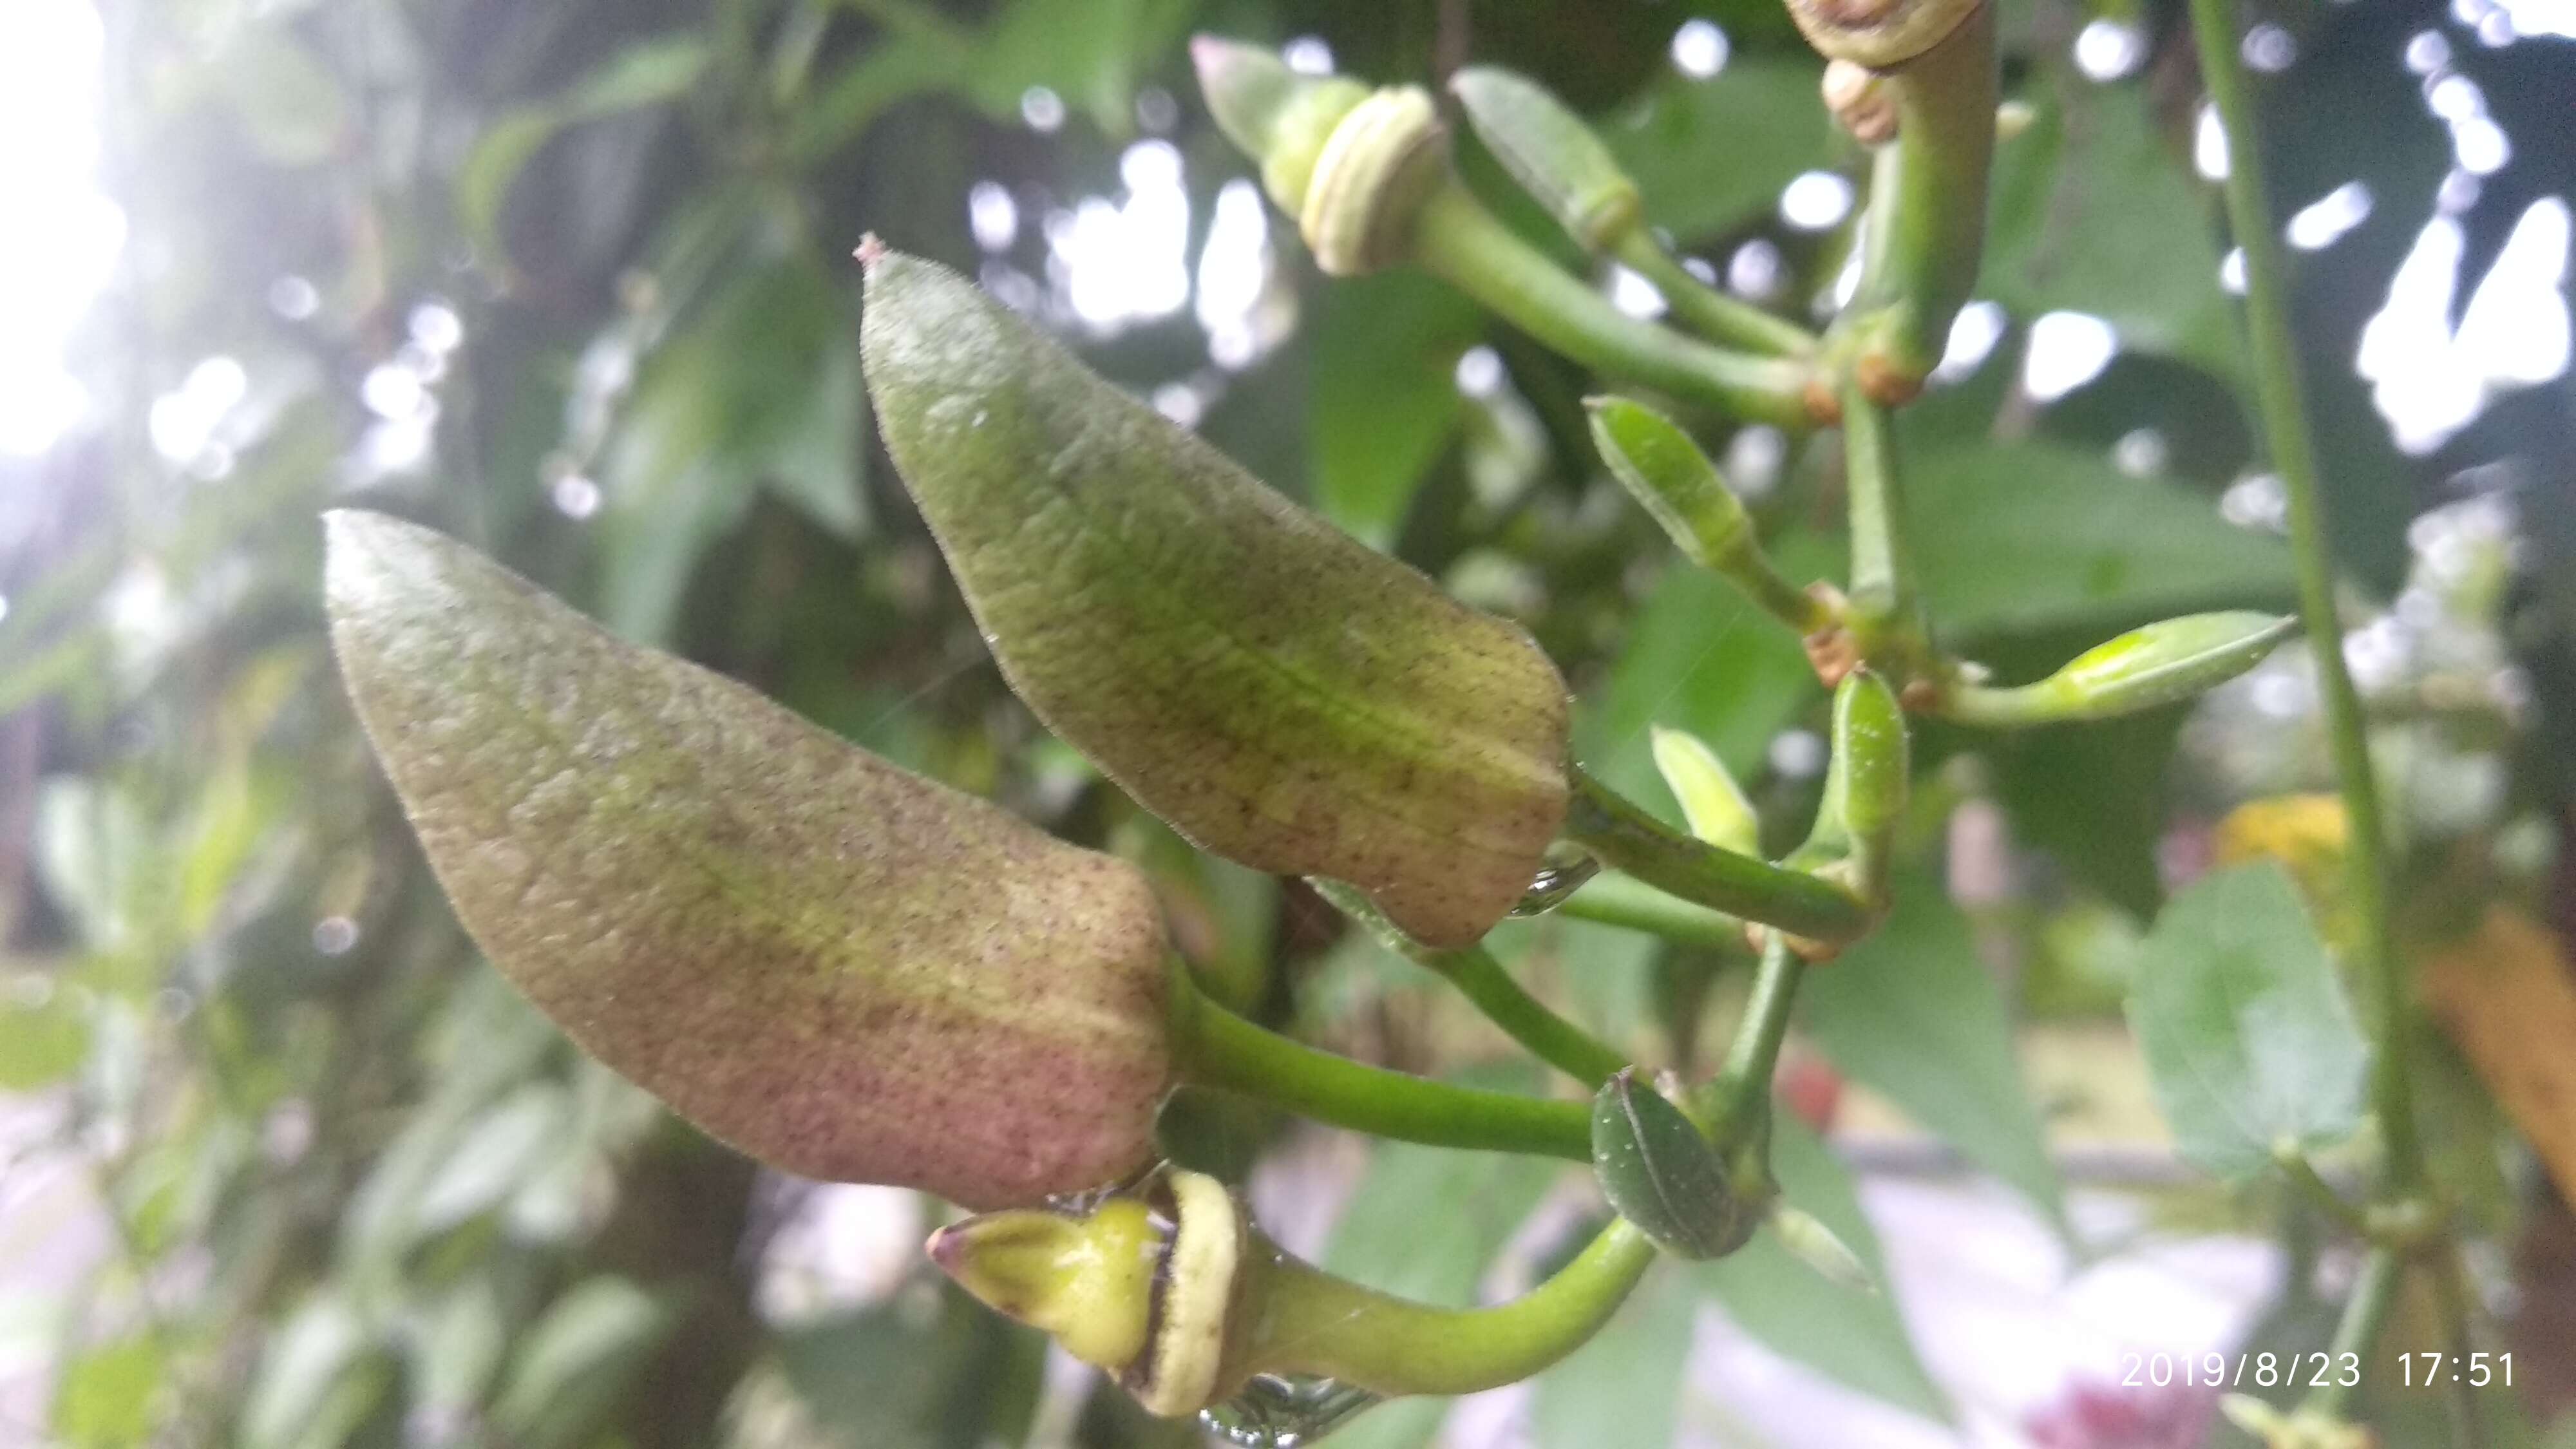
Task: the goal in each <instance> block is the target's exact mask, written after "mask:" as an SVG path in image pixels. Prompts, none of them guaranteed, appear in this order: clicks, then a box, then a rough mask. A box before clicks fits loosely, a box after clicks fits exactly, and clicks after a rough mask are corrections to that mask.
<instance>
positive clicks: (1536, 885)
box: [1512, 840, 1601, 916]
mask: <svg viewBox="0 0 2576 1449" xmlns="http://www.w3.org/2000/svg"><path fill="white" fill-rule="evenodd" d="M1600 873H1601V862H1599V861H1597V860H1595V859H1593V858H1592V857H1591V856H1590V855H1589V854H1586V853H1585V852H1583V851H1581V850H1578V849H1576V848H1575V847H1573V846H1571V845H1569V844H1567V843H1566V842H1564V841H1562V840H1560V841H1558V842H1556V843H1555V844H1553V845H1551V846H1549V847H1548V848H1547V858H1546V861H1545V863H1543V864H1542V865H1540V866H1539V869H1538V874H1536V875H1534V876H1531V877H1530V883H1529V889H1527V890H1525V891H1522V892H1521V898H1520V900H1519V902H1518V903H1517V904H1515V905H1514V906H1513V907H1512V914H1513V915H1514V916H1544V915H1546V914H1547V913H1548V912H1550V911H1552V910H1555V909H1556V908H1557V907H1558V906H1561V905H1564V904H1565V898H1566V897H1568V896H1570V895H1573V894H1574V893H1575V892H1576V891H1578V890H1581V889H1582V888H1583V883H1584V882H1585V881H1588V880H1590V879H1592V878H1593V877H1594V876H1596V875H1599V874H1600Z"/></svg>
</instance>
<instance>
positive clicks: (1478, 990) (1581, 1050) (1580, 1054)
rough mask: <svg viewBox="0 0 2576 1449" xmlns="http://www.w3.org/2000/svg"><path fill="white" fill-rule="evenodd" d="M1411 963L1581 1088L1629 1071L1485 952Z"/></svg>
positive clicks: (1441, 954)
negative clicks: (1451, 988) (1427, 971)
mask: <svg viewBox="0 0 2576 1449" xmlns="http://www.w3.org/2000/svg"><path fill="white" fill-rule="evenodd" d="M1413 959H1415V960H1416V961H1419V962H1421V963H1422V964H1423V965H1424V966H1426V967H1428V968H1430V969H1431V970H1433V971H1437V972H1439V973H1440V974H1441V975H1443V976H1446V977H1448V978H1449V981H1450V983H1451V984H1452V985H1454V986H1456V987H1457V988H1458V989H1459V990H1460V991H1461V992H1463V993H1465V995H1466V997H1467V999H1468V1000H1469V1001H1471V1002H1473V1003H1475V1006H1476V1009H1477V1010H1478V1011H1481V1012H1483V1013H1484V1014H1485V1017H1486V1019H1487V1020H1489V1021H1491V1022H1493V1024H1494V1025H1496V1026H1499V1027H1501V1028H1502V1029H1503V1031H1504V1032H1505V1033H1506V1034H1507V1035H1509V1036H1510V1037H1511V1039H1512V1040H1514V1041H1516V1042H1519V1043H1520V1044H1521V1045H1522V1046H1524V1047H1526V1048H1528V1049H1529V1051H1530V1053H1531V1055H1533V1056H1536V1057H1537V1058H1538V1059H1539V1060H1540V1061H1543V1062H1545V1063H1547V1064H1548V1065H1549V1066H1552V1067H1554V1068H1556V1069H1557V1070H1558V1071H1561V1072H1563V1073H1565V1074H1566V1075H1567V1076H1570V1077H1572V1078H1574V1079H1575V1080H1576V1081H1578V1082H1581V1083H1582V1084H1583V1085H1585V1086H1587V1087H1594V1088H1598V1087H1599V1086H1600V1085H1601V1084H1602V1083H1603V1082H1606V1081H1608V1080H1610V1079H1611V1078H1612V1077H1615V1076H1617V1075H1619V1073H1620V1072H1622V1071H1624V1070H1626V1069H1627V1067H1628V1059H1627V1058H1626V1057H1623V1056H1621V1055H1620V1054H1619V1053H1617V1052H1615V1051H1612V1050H1611V1049H1610V1047H1609V1046H1608V1045H1607V1044H1606V1043H1604V1042H1602V1041H1600V1040H1598V1039H1597V1038H1595V1037H1594V1036H1593V1035H1592V1034H1591V1033H1590V1032H1587V1031H1585V1030H1584V1029H1583V1028H1581V1027H1579V1026H1576V1025H1575V1024H1574V1023H1573V1022H1570V1021H1568V1020H1566V1019H1565V1018H1564V1017H1562V1016H1559V1015H1557V1014H1556V1013H1555V1012H1554V1011H1551V1010H1549V1009H1548V1007H1547V1005H1546V1003H1544V1002H1542V1001H1540V1000H1539V999H1538V998H1537V997H1534V996H1532V995H1530V994H1529V993H1528V992H1526V991H1524V990H1522V989H1521V985H1520V983H1519V982H1517V981H1514V980H1513V979H1512V978H1511V973H1509V972H1507V971H1505V970H1504V969H1503V967H1502V963H1501V962H1499V961H1496V960H1495V959H1494V958H1493V955H1492V953H1491V952H1488V951H1487V950H1486V949H1485V948H1484V947H1482V946H1469V947H1467V948H1466V949H1465V950H1461V951H1435V952H1425V953H1423V954H1422V955H1420V956H1416V957H1414V958H1413Z"/></svg>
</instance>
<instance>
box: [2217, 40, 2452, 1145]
mask: <svg viewBox="0 0 2576 1449" xmlns="http://www.w3.org/2000/svg"><path fill="white" fill-rule="evenodd" d="M2191 19H2192V29H2193V31H2194V32H2195V33H2196V35H2197V37H2198V39H2199V42H2200V68H2201V74H2202V76H2203V78H2204V79H2205V80H2206V81H2207V83H2208V85H2209V94H2210V99H2211V100H2212V101H2214V102H2215V103H2216V104H2217V107H2218V118H2219V121H2220V122H2221V124H2222V125H2223V126H2224V127H2225V129H2226V132H2227V221H2228V228H2229V230H2230V231H2231V232H2233V233H2234V234H2235V238H2236V244H2237V245H2238V246H2239V247H2241V248H2243V249H2244V253H2245V330H2246V334H2247V342H2248V344H2249V346H2250V348H2251V350H2252V352H2253V356H2254V391H2255V395H2256V397H2257V399H2258V400H2259V401H2260V402H2261V404H2262V410H2263V436H2264V441H2265V445H2266V447H2267V450H2268V451H2269V452H2270V454H2271V457H2272V467H2273V468H2274V470H2275V471H2277V472H2278V473H2279V474H2280V475H2281V485H2282V487H2283V489H2284V490H2285V491H2286V492H2287V493H2288V494H2289V503H2290V552H2291V556H2292V558H2293V560H2294V561H2295V563H2296V564H2297V567H2298V575H2299V614H2300V618H2301V621H2302V622H2303V624H2304V625H2305V627H2306V631H2307V636H2308V644H2309V649H2310V652H2311V653H2312V654H2313V655H2314V656H2315V658H2316V667H2317V683H2318V686H2319V689H2320V692H2321V693H2322V694H2323V696H2324V701H2325V712H2326V724H2327V727H2328V729H2329V731H2330V732H2331V735H2332V738H2333V745H2334V765H2335V777H2336V781H2337V784H2338V787H2339V788H2340V789H2341V791H2342V794H2343V808H2344V815H2345V817H2346V820H2345V823H2346V838H2347V841H2348V844H2347V845H2346V847H2345V875H2346V886H2345V888H2346V890H2347V891H2348V892H2349V894H2350V897H2351V901H2352V910H2353V915H2354V917H2355V918H2356V919H2358V920H2360V921H2361V922H2362V960H2361V962H2360V963H2359V964H2360V966H2361V975H2362V978H2363V979H2364V980H2365V981H2366V982H2368V983H2369V989H2370V992H2371V995H2372V997H2373V999H2374V1000H2375V1002H2376V1003H2377V1006H2378V1015H2379V1022H2378V1025H2379V1037H2380V1040H2379V1061H2378V1071H2377V1076H2376V1079H2375V1080H2374V1082H2373V1094H2374V1103H2375V1106H2376V1107H2377V1109H2378V1116H2379V1130H2380V1135H2381V1137H2382V1139H2383V1140H2384V1141H2385V1142H2386V1143H2387V1144H2388V1170H2389V1178H2390V1182H2389V1187H2390V1189H2391V1190H2392V1191H2393V1192H2395V1193H2398V1194H2401V1195H2402V1194H2407V1193H2411V1192H2413V1191H2415V1190H2416V1189H2417V1188H2419V1187H2421V1186H2422V1185H2423V1181H2424V1154H2423V1149H2422V1147H2421V1146H2420V1144H2419V1142H2418V1140H2417V1137H2416V1128H2415V1091H2414V1080H2413V1078H2412V1076H2411V1075H2410V1074H2409V1072H2408V1068H2407V1059H2406V1042H2407V1040H2408V1038H2409V1037H2410V1036H2411V1034H2412V1033H2411V1032H2410V1031H2409V1030H2408V1021H2409V1017H2410V1015H2411V1013H2412V1002H2411V1001H2410V999H2409V996H2408V992H2407V987H2406V978H2405V973H2404V967H2403V964H2402V961H2401V959H2400V957H2399V955H2398V952H2397V943H2396V939H2395V937H2396V929H2395V925H2394V922H2393V921H2392V919H2391V917H2390V915H2389V910H2388V867H2387V861H2386V858H2385V856H2386V850H2387V839H2388V837H2387V833H2386V831H2385V829H2384V828H2383V827H2382V825H2381V823H2380V819H2381V817H2380V809H2379V783H2378V777H2377V776H2376V775H2375V774H2374V773H2373V772H2372V770H2371V766H2370V737H2369V733H2368V726H2367V724H2366V722H2365V721H2364V719H2363V717H2362V711H2361V695H2360V692H2359V691H2357V690H2356V689H2354V688H2353V683H2352V672H2351V671H2350V670H2349V669H2347V668H2346V667H2345V665H2344V657H2343V622H2342V619H2341V617H2340V616H2339V615H2338V614H2337V613H2336V611H2335V589H2334V555H2333V551H2332V545H2331V543H2330V542H2329V541H2328V535H2327V531H2326V518H2325V499H2324V496H2323V493H2322V490H2321V489H2320V487H2319V485H2318V482H2317V454H2316V443H2315V439H2314V437H2313V435H2312V434H2311V433H2310V432H2309V429H2308V414H2307V402H2306V397H2305V392H2304V389H2303V387H2302V385H2301V383H2300V380H2299V356H2298V350H2297V347H2296V345H2295V344H2294V343H2293V341H2292V339H2291V333H2290V312H2289V306H2290V301H2289V283H2288V278H2287V268H2286V266H2285V265H2284V262H2283V259H2282V255H2281V234H2280V230H2279V228H2278V227H2276V226H2275V225H2274V224H2273V221H2272V215H2271V208H2270V206H2269V204H2268V203H2267V202H2266V201H2265V200H2264V190H2263V160H2262V154H2261V152H2262V147H2261V145H2260V143H2259V141H2258V139H2257V137H2256V134H2255V126H2254V99H2253V95H2252V92H2251V90H2250V88H2249V86H2248V84H2247V82H2246V78H2245V66H2244V61H2243V60H2242V58H2241V57H2240V56H2239V54H2238V46H2237V35H2236V19H2235V6H2234V5H2233V4H2232V3H2231V0H2192V6H2191Z"/></svg>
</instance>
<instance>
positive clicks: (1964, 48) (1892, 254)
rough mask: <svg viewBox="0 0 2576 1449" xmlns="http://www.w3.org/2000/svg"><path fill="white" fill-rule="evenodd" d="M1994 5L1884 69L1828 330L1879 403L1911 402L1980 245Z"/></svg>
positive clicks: (1992, 97) (1991, 114)
mask: <svg viewBox="0 0 2576 1449" xmlns="http://www.w3.org/2000/svg"><path fill="white" fill-rule="evenodd" d="M1994 9H1995V5H1994V0H1986V3H1984V4H1980V5H1978V6H1976V8H1975V9H1974V10H1973V11H1971V12H1970V13H1969V14H1968V16H1967V17H1966V18H1965V19H1963V20H1961V21H1959V23H1958V26H1957V28H1955V29H1953V30H1952V31H1951V32H1950V33H1949V34H1948V35H1947V36H1945V37H1943V38H1942V39H1941V41H1940V42H1939V43H1937V44H1935V45H1934V46H1933V47H1932V48H1931V49H1930V50H1927V51H1925V52H1923V54H1921V55H1919V56H1917V57H1915V58H1914V59H1913V60H1911V61H1909V62H1907V63H1906V64H1905V65H1903V66H1902V67H1899V68H1898V69H1897V70H1895V71H1893V72H1892V73H1891V74H1890V76H1889V81H1888V83H1889V84H1890V85H1891V86H1892V87H1893V88H1894V90H1895V94H1896V107H1897V110H1896V115H1897V121H1896V125H1897V130H1896V139H1895V141H1893V142H1892V143H1890V144H1888V145H1886V146H1882V147H1880V148H1879V151H1878V157H1877V160H1876V162H1875V163H1874V165H1873V167H1872V170H1871V173H1870V188H1869V190H1870V197H1869V214H1868V218H1867V220H1866V222H1865V223H1864V235H1863V238H1862V248H1863V250H1862V260H1861V280H1860V287H1859V290H1858V291H1856V292H1855V293H1854V294H1853V297H1852V305H1851V306H1850V308H1849V309H1847V310H1846V311H1845V313H1844V315H1843V319H1842V320H1841V321H1840V322H1838V323H1837V324H1836V327H1835V331H1836V332H1837V333H1838V334H1841V335H1843V336H1845V337H1847V338H1848V339H1849V340H1850V342H1851V344H1852V347H1851V355H1852V357H1853V361H1854V375H1855V377H1857V378H1858V380H1859V381H1860V383H1861V385H1862V386H1863V387H1864V388H1866V389H1868V391H1869V394H1870V395H1871V396H1872V397H1874V398H1877V399H1879V400H1880V401H1882V402H1888V403H1896V402H1902V401H1904V400H1905V399H1907V398H1910V397H1912V396H1913V395H1914V394H1915V393H1916V392H1917V391H1919V390H1920V389H1921V387H1922V385H1923V380H1924V379H1925V378H1926V377H1929V376H1930V375H1931V373H1932V369H1933V367H1934V366H1935V365H1937V364H1938V363H1939V362H1940V361H1941V354H1942V352H1943V351H1945V350H1946V349H1947V348H1948V346H1949V341H1950V323H1951V320H1952V319H1953V318H1955V317H1957V316H1958V314H1959V307H1960V305H1961V304H1962V303H1964V302H1966V301H1967V300H1968V291H1969V288H1970V287H1972V286H1973V285H1975V283H1976V279H1977V263H1978V259H1979V257H1980V256H1981V254H1982V253H1983V250H1984V247H1985V235H1986V192H1987V179H1988V174H1989V173H1990V172H1991V171H1992V169H1993V165H1994V152H1995V103H1996V97H1997V85H1998V80H1997V71H1996V62H1995V20H1994Z"/></svg>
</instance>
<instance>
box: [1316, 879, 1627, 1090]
mask: <svg viewBox="0 0 2576 1449" xmlns="http://www.w3.org/2000/svg"><path fill="white" fill-rule="evenodd" d="M1309 884H1311V885H1313V886H1314V887H1315V890H1316V892H1317V894H1319V895H1321V896H1323V898H1324V899H1326V900H1328V901H1330V902H1332V903H1333V905H1334V907H1335V908H1336V909H1338V910H1339V911H1341V913H1342V914H1343V915H1346V916H1348V917H1350V918H1351V919H1352V920H1354V921H1356V922H1358V923H1359V924H1360V926H1361V927H1362V928H1364V929H1366V930H1367V931H1368V932H1369V933H1370V934H1372V935H1374V936H1376V937H1377V938H1378V940H1379V941H1380V942H1381V943H1383V944H1384V945H1385V946H1386V948H1387V949H1388V950H1390V951H1393V952H1395V953H1396V954H1397V955H1399V956H1402V957H1404V958H1405V959H1406V960H1408V961H1411V962H1413V963H1414V964H1415V965H1417V966H1420V967H1422V968H1423V969H1424V970H1426V971H1432V972H1437V973H1438V974H1440V975H1441V976H1444V977H1447V978H1448V980H1449V984H1451V985H1452V986H1455V987H1457V988H1458V990H1459V991H1460V992H1461V993H1462V994H1463V995H1465V996H1466V998H1467V1000H1468V1001H1470V1002H1472V1003H1474V1005H1475V1008H1476V1009H1477V1010H1478V1011H1481V1012H1483V1013H1484V1014H1485V1019H1486V1020H1488V1021H1490V1022H1492V1023H1493V1024H1494V1025H1496V1026H1498V1027H1501V1028H1502V1029H1503V1032H1504V1034H1505V1035H1507V1036H1509V1037H1510V1038H1511V1039H1512V1040H1514V1041H1516V1042H1519V1043H1520V1044H1521V1045H1522V1046H1523V1047H1525V1048H1527V1049H1528V1051H1529V1053H1530V1055H1532V1056H1535V1057H1537V1058H1538V1059H1539V1060H1540V1061H1543V1062H1545V1063H1547V1064H1548V1065H1549V1066H1552V1067H1554V1068H1556V1069H1557V1070H1558V1071H1561V1072H1563V1073H1565V1074H1566V1075H1567V1076H1569V1077H1572V1078H1574V1079H1575V1080H1576V1081H1578V1082H1581V1083H1582V1084H1583V1085H1585V1086H1587V1087H1595V1088H1597V1087H1599V1086H1600V1085H1601V1084H1602V1083H1603V1082H1606V1081H1608V1080H1610V1079H1611V1078H1612V1077H1615V1076H1617V1075H1619V1073H1620V1072H1622V1071H1624V1070H1626V1069H1627V1066H1628V1059H1627V1058H1626V1057H1623V1056H1621V1055H1620V1054H1619V1053H1617V1052H1615V1051H1612V1050H1611V1049H1610V1048H1609V1046H1608V1045H1607V1044H1605V1043H1603V1042H1602V1041H1601V1040H1599V1039H1598V1038H1596V1037H1594V1036H1593V1035H1592V1034H1591V1033H1590V1032H1588V1031H1585V1030H1584V1029H1583V1028H1581V1027H1579V1026H1576V1025H1575V1024H1574V1023H1573V1022H1570V1021H1568V1020H1566V1019H1565V1018H1564V1017H1562V1016H1559V1015H1557V1014H1556V1012H1554V1011H1553V1010H1550V1009H1549V1007H1548V1005H1547V1003H1545V1002H1543V1001H1541V1000H1539V999H1538V998H1537V997H1535V996H1532V995H1530V994H1529V993H1528V992H1527V991H1524V990H1522V989H1521V984H1520V983H1519V982H1517V981H1514V980H1513V979H1512V976H1511V973H1510V972H1508V971H1505V970H1504V969H1503V964H1502V963H1501V962H1499V961H1497V960H1495V959H1494V956H1493V953H1492V952H1490V951H1487V950H1486V949H1485V948H1484V947H1482V946H1466V947H1462V948H1460V949H1458V950H1454V951H1439V950H1434V949H1432V948H1431V947H1428V946H1425V945H1423V944H1421V943H1420V942H1418V941H1413V940H1410V939H1407V938H1406V936H1405V935H1404V933H1403V932H1401V931H1399V930H1397V929H1396V928H1395V925H1394V923H1393V922H1391V921H1389V920H1387V919H1386V917H1385V916H1384V915H1382V914H1380V913H1379V911H1378V910H1377V908H1376V907H1374V906H1372V905H1370V904H1369V900H1368V897H1366V896H1364V895H1361V894H1360V893H1359V892H1358V891H1356V890H1354V889H1352V888H1351V887H1349V886H1346V885H1343V884H1342V883H1341V882H1339V881H1327V880H1316V881H1311V882H1309Z"/></svg>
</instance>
